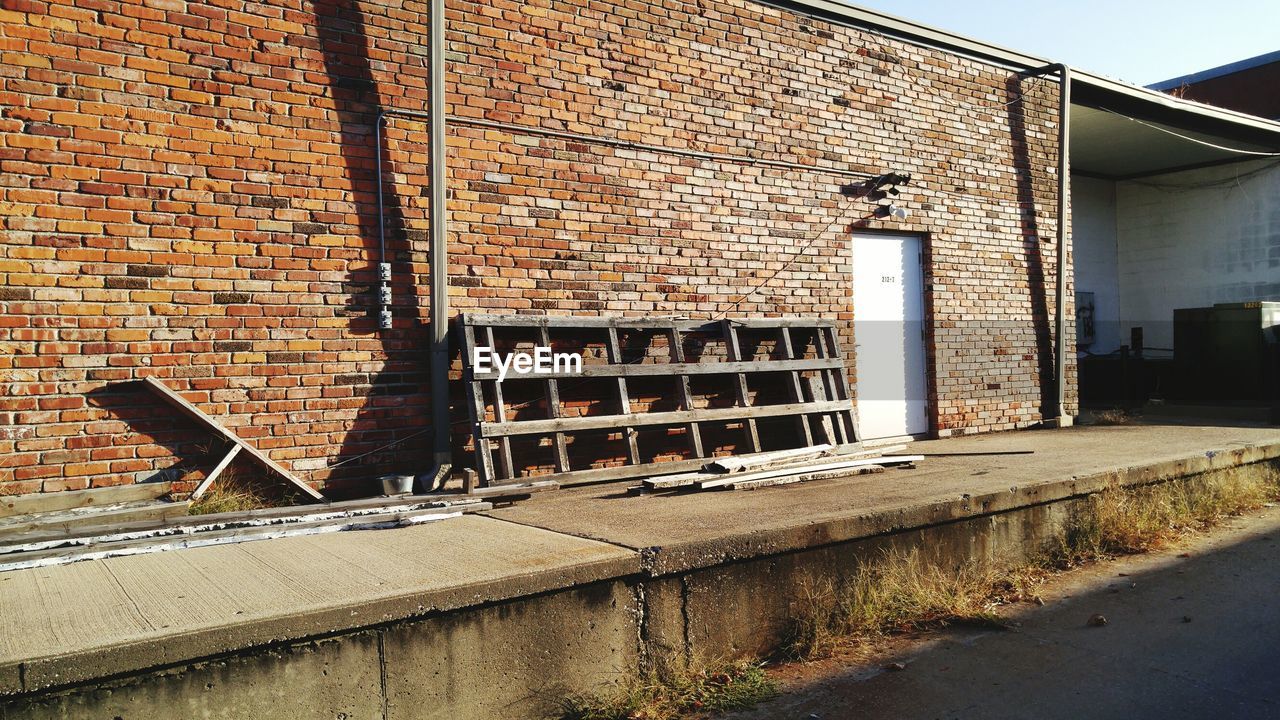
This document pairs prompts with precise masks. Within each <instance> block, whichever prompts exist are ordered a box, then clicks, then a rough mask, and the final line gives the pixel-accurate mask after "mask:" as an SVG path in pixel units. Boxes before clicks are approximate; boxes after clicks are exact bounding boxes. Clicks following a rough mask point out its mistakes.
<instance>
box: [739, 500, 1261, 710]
mask: <svg viewBox="0 0 1280 720" xmlns="http://www.w3.org/2000/svg"><path fill="white" fill-rule="evenodd" d="M1277 553H1280V508H1270V509H1266V510H1264V511H1262V512H1261V513H1258V514H1256V515H1252V516H1249V517H1246V518H1240V519H1237V520H1233V521H1231V523H1229V525H1228V526H1227V527H1224V528H1220V529H1217V530H1215V531H1214V532H1213V533H1211V534H1210V535H1208V536H1204V537H1200V538H1196V539H1195V540H1193V541H1191V542H1188V543H1186V544H1184V545H1182V546H1179V547H1177V548H1173V549H1170V550H1167V551H1162V552H1159V553H1155V554H1151V555H1145V556H1138V557H1132V558H1126V559H1122V560H1119V561H1115V562H1110V563H1105V564H1102V565H1098V566H1094V567H1090V568H1087V569H1084V570H1078V571H1075V572H1073V573H1068V574H1067V575H1064V576H1062V577H1060V578H1058V579H1055V580H1054V581H1052V582H1051V583H1050V584H1049V585H1048V586H1047V587H1046V588H1045V592H1044V593H1043V597H1044V599H1045V601H1046V604H1045V606H1044V607H1041V608H1036V607H1033V606H1028V607H1025V608H1023V609H1020V610H1017V611H1016V619H1017V621H1018V622H1019V623H1020V626H1018V627H1017V628H1015V629H1013V630H1009V631H998V630H996V631H990V630H988V631H975V630H969V631H965V630H956V631H946V632H944V633H940V634H938V635H936V636H933V637H931V638H928V639H926V640H923V641H921V642H915V643H909V644H907V647H904V648H901V649H900V650H899V651H897V652H896V653H894V654H892V655H891V656H888V657H883V658H878V659H877V660H876V662H875V664H874V665H871V666H866V665H863V666H854V667H849V666H842V664H840V663H831V662H828V663H825V664H822V665H818V666H816V667H810V668H791V669H787V668H784V669H782V670H781V671H780V673H779V674H780V676H781V677H782V678H783V679H784V681H785V682H786V683H787V685H788V689H789V692H788V693H787V694H785V695H783V696H782V697H780V698H778V699H776V700H774V701H771V702H769V703H766V704H764V705H761V706H759V707H757V708H755V709H753V710H751V711H748V712H743V713H738V714H734V715H731V716H729V717H731V718H733V719H734V720H747V719H752V720H757V719H760V720H762V719H764V718H769V719H770V720H773V719H780V720H791V719H793V718H794V719H797V720H837V719H841V720H843V719H845V718H849V719H853V718H857V719H858V720H874V719H877V718H886V719H887V718H892V719H894V720H910V719H913V718H925V719H929V718H946V719H959V718H981V719H983V720H993V719H997V718H1035V719H1037V720H1049V719H1053V718H1064V719H1065V718H1070V719H1072V720H1075V719H1077V718H1124V719H1125V720H1135V719H1140V718H1159V719H1160V720H1173V719H1180V718H1196V719H1199V718H1280V558H1277ZM1183 554H1187V555H1188V556H1187V557H1183V556H1182V555H1183ZM1121 573H1123V575H1121ZM1095 613H1100V614H1102V615H1103V616H1104V617H1105V618H1106V619H1107V624H1106V625H1105V626H1102V627H1093V626H1090V625H1089V618H1090V617H1091V616H1092V615H1094V614H1095ZM894 661H897V662H901V663H903V664H904V665H905V668H904V669H902V670H898V671H891V670H885V669H882V668H883V667H884V666H885V664H887V663H890V662H894Z"/></svg>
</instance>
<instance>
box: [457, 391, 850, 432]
mask: <svg viewBox="0 0 1280 720" xmlns="http://www.w3.org/2000/svg"><path fill="white" fill-rule="evenodd" d="M849 408H850V403H849V401H847V400H840V401H835V402H824V403H787V404H784V405H759V406H756V407H749V408H736V407H734V408H700V409H697V410H672V411H668V412H653V413H632V414H631V415H599V416H587V417H577V418H561V419H558V420H521V421H513V422H505V423H481V425H480V432H481V435H482V436H483V437H487V438H491V437H501V436H504V435H541V434H547V433H553V432H580V431H582V430H599V429H606V428H616V427H619V426H622V425H628V424H631V425H649V426H653V425H682V424H685V423H691V422H715V421H721V420H742V419H745V418H749V417H753V418H764V417H778V416H783V415H797V414H816V413H823V412H833V411H844V410H848V409H849Z"/></svg>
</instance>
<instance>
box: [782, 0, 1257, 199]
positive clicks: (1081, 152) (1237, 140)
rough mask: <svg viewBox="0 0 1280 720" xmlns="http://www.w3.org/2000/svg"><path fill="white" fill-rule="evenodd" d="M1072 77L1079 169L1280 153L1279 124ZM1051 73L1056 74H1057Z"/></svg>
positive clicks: (969, 43)
mask: <svg viewBox="0 0 1280 720" xmlns="http://www.w3.org/2000/svg"><path fill="white" fill-rule="evenodd" d="M757 1H758V2H760V3H761V4H764V5H769V6H773V7H779V8H784V9H788V10H791V11H794V12H799V13H803V14H806V15H810V16H814V17H819V18H822V19H824V20H828V21H830V22H835V23H839V24H842V25H848V26H852V27H857V28H865V29H870V30H872V31H874V32H878V33H881V34H884V35H886V36H890V37H894V38H897V39H899V40H904V41H907V42H912V43H917V44H921V45H925V46H928V47H935V48H939V49H942V50H946V51H949V52H953V53H956V54H958V55H962V56H965V57H970V58H974V59H978V60H982V61H984V62H989V63H992V64H995V65H999V66H1002V67H1005V68H1008V69H1010V70H1011V71H1014V72H1017V71H1023V70H1029V69H1033V68H1040V67H1043V66H1045V65H1047V64H1049V63H1050V62H1051V61H1050V60H1049V59H1047V58H1043V57H1038V56H1036V55H1031V54H1028V53H1023V52H1019V51H1016V50H1011V49H1009V48H1005V47H1001V46H999V45H995V44H993V43H988V42H984V41H982V40H976V39H973V38H968V37H965V36H963V35H959V34H956V33H953V32H950V31H947V30H943V29H940V28H934V27H930V26H928V25H924V24H921V23H918V22H914V21H912V20H906V19H903V18H899V17H896V16H894V15H890V14H888V13H883V12H879V11H877V10H869V9H866V8H860V7H854V6H852V5H846V4H844V3H842V2H838V1H836V0H757ZM1071 76H1072V83H1071V97H1072V120H1071V128H1070V131H1071V165H1072V169H1073V171H1074V172H1079V173H1081V174H1086V175H1094V176H1098V177H1106V178H1111V179H1125V178H1136V177H1144V176H1147V175H1156V174H1161V173H1166V172H1174V171H1177V170H1184V169H1191V168H1195V167H1204V166H1206V165H1214V164H1221V163H1229V162H1238V161H1242V160H1250V159H1258V158H1260V157H1262V156H1259V155H1249V154H1246V153H1240V152H1232V150H1231V149H1238V150H1246V151H1250V152H1262V153H1267V152H1280V122H1275V121H1272V120H1266V119H1263V118H1258V117H1254V116H1252V115H1246V114H1244V113H1240V112H1235V111H1233V110H1226V109H1223V108H1217V107H1213V106H1210V105H1204V104H1202V103H1197V102H1193V101H1190V100H1183V99H1181V98H1176V97H1173V96H1172V95H1168V94H1165V93H1162V92H1159V91H1156V90H1151V89H1148V88H1144V87H1140V86H1138V85H1133V84H1130V83H1126V82H1123V81H1120V80H1114V79H1111V78H1108V77H1105V76H1102V75H1098V74H1096V73H1090V72H1087V71H1082V70H1076V69H1075V68H1072V71H1071ZM1045 77H1047V78H1049V79H1050V80H1052V79H1053V76H1052V75H1049V76H1045ZM1143 123H1145V124H1143ZM1172 133H1176V134H1177V135H1175V134H1172ZM1178 135H1182V136H1185V137H1182V138H1180V137H1178ZM1197 141H1198V142H1197ZM1202 143H1208V144H1209V145H1218V146H1221V148H1229V149H1227V150H1224V149H1220V148H1213V147H1209V145H1205V144H1202Z"/></svg>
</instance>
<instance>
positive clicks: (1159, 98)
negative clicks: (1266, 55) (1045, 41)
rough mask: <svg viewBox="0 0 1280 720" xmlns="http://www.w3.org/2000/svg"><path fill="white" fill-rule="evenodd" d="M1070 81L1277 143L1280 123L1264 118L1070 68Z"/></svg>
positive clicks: (1279, 135) (1279, 134) (1279, 138)
mask: <svg viewBox="0 0 1280 720" xmlns="http://www.w3.org/2000/svg"><path fill="white" fill-rule="evenodd" d="M1072 77H1073V78H1074V79H1075V81H1076V82H1080V83H1083V84H1086V85H1089V86H1092V87H1093V88H1096V89H1098V90H1102V91H1105V92H1109V93H1115V94H1117V95H1120V96H1123V97H1125V98H1128V99H1130V100H1137V101H1141V102H1145V103H1150V104H1151V105H1153V106H1155V107H1156V108H1159V109H1161V110H1164V111H1172V112H1179V113H1187V114H1188V115H1190V116H1191V118H1194V119H1198V120H1209V121H1216V122H1220V123H1231V124H1234V125H1239V126H1242V127H1245V128H1248V129H1250V130H1252V131H1254V132H1263V133H1267V134H1271V135H1274V136H1275V140H1276V142H1280V122H1276V121H1275V120H1268V119H1266V118H1261V117H1257V116H1255V115H1249V114H1247V113H1242V112H1237V111H1235V110H1228V109H1226V108H1220V107H1215V106H1213V105H1206V104H1204V103H1199V102H1196V101H1194V100H1186V99H1183V98H1179V97H1174V96H1172V95H1169V94H1167V93H1162V92H1160V91H1158V90H1151V89H1148V88H1144V87H1141V86H1138V85H1133V84H1131V83H1127V82H1123V81H1121V80H1114V79H1112V78H1108V77H1106V76H1104V75H1098V74H1096V73H1091V72H1088V71H1084V70H1076V69H1074V68H1072ZM1175 124H1176V123H1175Z"/></svg>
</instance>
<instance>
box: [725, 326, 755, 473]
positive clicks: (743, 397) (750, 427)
mask: <svg viewBox="0 0 1280 720" xmlns="http://www.w3.org/2000/svg"><path fill="white" fill-rule="evenodd" d="M723 323H724V329H723V330H722V333H723V335H724V344H725V354H726V356H727V357H728V358H729V361H730V362H732V363H739V362H742V347H741V345H739V344H738V330H737V328H735V327H734V325H733V321H732V320H728V319H726V320H724V321H723ZM734 392H735V394H736V395H737V400H738V407H744V408H745V407H751V399H750V398H751V394H750V392H749V391H748V389H747V376H746V375H745V374H744V373H742V372H739V373H736V374H735V375H734ZM743 430H744V432H745V433H746V440H747V450H748V451H749V452H753V453H756V452H760V431H759V429H758V428H757V427H756V420H755V418H747V419H746V421H745V422H744V423H743Z"/></svg>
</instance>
